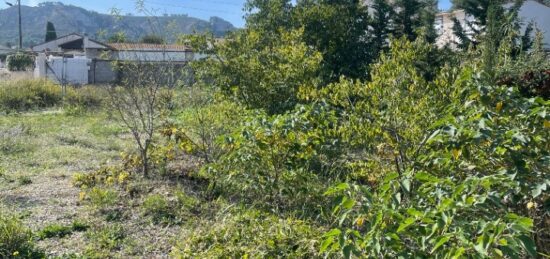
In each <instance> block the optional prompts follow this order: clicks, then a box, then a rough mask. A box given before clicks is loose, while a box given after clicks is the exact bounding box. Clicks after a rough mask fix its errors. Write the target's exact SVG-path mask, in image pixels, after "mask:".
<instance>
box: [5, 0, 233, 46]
mask: <svg viewBox="0 0 550 259" xmlns="http://www.w3.org/2000/svg"><path fill="white" fill-rule="evenodd" d="M21 9H22V14H23V15H22V16H23V35H24V39H23V41H24V45H25V46H30V45H33V44H37V43H41V42H43V41H44V37H45V30H46V23H47V22H48V21H51V22H53V23H54V25H55V27H56V30H57V35H58V36H61V35H65V34H69V33H72V32H77V33H82V34H84V33H87V34H88V35H90V36H91V37H95V38H96V39H99V40H103V39H106V38H107V37H109V35H112V34H113V33H115V32H121V31H123V32H125V33H126V35H127V37H128V38H129V39H134V40H135V39H139V38H141V37H142V36H144V35H147V34H159V33H160V34H162V35H170V36H169V39H170V37H171V39H173V35H177V34H179V33H192V32H194V31H198V32H204V31H211V32H213V33H214V34H215V35H217V36H223V35H224V34H225V33H227V32H228V31H231V30H234V29H235V27H234V26H233V25H232V24H231V23H229V22H227V21H225V20H223V19H221V18H218V17H212V18H210V21H205V20H201V19H198V18H193V17H189V16H187V15H170V16H162V17H143V16H119V17H115V16H112V15H107V14H100V13H97V12H93V11H88V10H85V9H83V8H80V7H76V6H72V5H64V4H61V3H43V4H40V5H39V6H37V7H29V6H22V7H21ZM17 38H18V29H17V8H16V7H11V8H8V9H2V10H0V44H2V45H15V44H16V43H17Z"/></svg>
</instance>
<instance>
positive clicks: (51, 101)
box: [0, 80, 107, 112]
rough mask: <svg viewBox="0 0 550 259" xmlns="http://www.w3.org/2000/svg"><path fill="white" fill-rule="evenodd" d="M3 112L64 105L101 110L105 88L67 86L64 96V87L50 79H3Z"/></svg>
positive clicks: (0, 101) (0, 106)
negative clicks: (4, 80)
mask: <svg viewBox="0 0 550 259" xmlns="http://www.w3.org/2000/svg"><path fill="white" fill-rule="evenodd" d="M0 89H1V91H0V111H6V112H13V111H28V110H34V109H43V108H50V107H55V106H62V105H63V104H65V105H66V106H67V108H68V109H69V108H71V109H75V108H77V109H81V110H88V109H98V108H100V107H101V106H102V105H103V104H104V100H105V99H106V98H107V93H106V91H105V90H104V89H102V88H98V87H93V86H85V87H80V88H71V87H68V88H67V91H66V94H65V97H63V91H62V88H61V86H59V85H56V84H54V83H52V82H50V81H48V80H13V81H6V82H0Z"/></svg>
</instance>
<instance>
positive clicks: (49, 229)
mask: <svg viewBox="0 0 550 259" xmlns="http://www.w3.org/2000/svg"><path fill="white" fill-rule="evenodd" d="M31 84H32V83H31ZM8 85H10V84H4V86H8ZM21 85H24V84H21ZM11 87H12V89H15V90H16V91H14V92H13V93H15V92H21V95H20V96H23V97H24V98H12V95H15V94H8V95H4V97H5V98H4V100H16V101H17V102H29V101H35V98H34V97H33V96H31V95H29V93H30V92H29V91H25V90H24V88H21V87H18V85H17V83H16V85H15V86H14V85H13V84H11ZM13 87H15V88H13ZM4 89H7V88H4ZM29 89H34V88H29ZM40 89H42V90H44V89H45V88H40ZM48 89H49V88H48ZM1 90H2V82H0V91H1ZM84 90H85V91H84ZM48 91H50V92H51V89H50V90H48ZM36 92H38V93H42V91H36ZM4 93H5V92H4ZM46 93H47V92H46ZM94 93H95V90H94V89H93V88H87V89H80V90H79V91H75V92H74V95H75V96H88V97H87V98H83V99H84V100H95V97H94V98H90V97H89V95H90V94H94ZM55 94H57V93H54V94H52V95H51V96H53V97H55ZM1 96H2V95H0V97H1ZM44 96H50V95H44ZM94 96H102V95H101V94H99V95H95V94H94ZM184 96H187V95H184ZM57 99H59V98H57ZM57 99H55V100H57ZM66 99H67V98H66ZM77 99H78V98H77ZM184 99H185V98H184ZM188 99H189V98H188ZM52 100H53V99H52ZM55 100H54V101H55ZM185 100H186V99H185ZM185 100H178V102H179V103H184V101H185ZM4 103H7V104H11V103H13V102H11V101H10V102H4ZM83 103H84V104H87V103H90V102H74V103H69V105H67V100H65V101H64V102H63V103H60V102H53V101H52V102H51V105H49V106H37V105H24V106H17V107H29V109H23V110H13V109H12V110H7V111H8V112H2V110H1V109H0V216H1V215H2V213H4V212H5V211H6V210H5V208H4V207H8V210H10V211H11V214H15V215H16V216H17V217H18V218H20V219H21V221H22V223H23V225H24V226H25V227H28V228H30V230H31V231H32V236H33V238H32V242H33V243H36V246H37V247H38V249H39V252H44V253H45V254H46V256H47V257H50V258H129V257H138V258H159V257H162V258H164V257H169V256H172V257H176V258H180V257H181V258H211V257H214V258H218V257H237V258H238V257H242V256H245V255H254V254H255V255H257V256H259V257H280V256H283V255H284V256H288V255H292V254H296V255H297V257H308V256H306V255H313V254H315V253H316V251H318V242H317V241H315V239H314V237H316V236H319V235H320V234H319V233H320V231H321V230H320V229H319V228H318V227H315V226H312V225H310V224H309V223H308V222H304V221H301V220H297V219H295V218H293V217H292V216H288V217H287V216H281V215H279V216H277V215H274V214H272V213H270V212H268V211H259V210H256V209H253V208H252V207H251V206H249V205H246V204H239V203H236V202H234V201H233V202H232V201H228V200H226V198H222V197H218V198H214V196H213V195H211V193H210V192H209V191H208V190H209V183H208V181H207V180H205V179H204V178H201V177H199V176H198V174H195V173H197V172H198V170H199V169H200V165H201V163H202V160H201V159H199V158H197V157H194V156H188V155H180V156H178V158H177V159H175V161H171V162H170V163H169V164H168V165H167V168H169V169H167V170H160V171H158V172H157V173H156V174H155V176H154V177H152V178H150V179H144V178H142V177H140V175H137V174H136V173H129V176H128V177H129V178H128V180H124V181H122V180H121V179H122V178H124V179H125V176H124V177H122V178H121V175H124V174H120V173H121V171H120V169H113V168H120V166H121V165H122V164H123V163H122V162H123V161H124V159H123V157H124V154H123V153H128V152H132V151H135V147H134V143H133V139H132V137H131V135H130V134H129V133H128V132H127V130H125V128H124V127H123V126H122V124H121V123H120V122H118V121H117V120H116V119H115V118H114V117H113V116H112V115H111V114H110V113H109V112H108V109H107V108H106V107H98V106H99V105H98V104H94V105H93V108H92V109H88V108H89V107H88V108H86V107H84V108H83V109H75V106H74V105H82V104H83ZM0 104H2V103H0ZM63 106H65V108H61V107H63ZM76 107H80V106H76ZM182 107H186V106H185V105H183V106H182ZM0 108H2V106H1V105H0ZM211 108H214V109H210V110H208V109H207V110H204V111H203V110H200V109H199V110H194V108H182V109H183V110H180V111H179V112H174V113H175V114H174V115H173V117H174V118H171V119H173V120H177V119H178V118H179V119H182V118H184V119H183V120H184V124H186V125H187V124H189V125H187V126H190V127H198V128H199V129H201V126H200V125H195V124H196V121H195V119H194V117H193V118H187V117H186V116H185V114H188V115H194V116H195V115H197V114H199V115H202V116H203V117H208V118H210V119H211V120H208V123H207V124H208V125H202V127H204V126H208V127H210V126H212V125H211V124H216V123H218V124H220V123H219V122H217V121H216V119H215V118H211V117H215V116H214V115H216V114H215V113H217V111H218V108H219V107H218V108H216V107H211ZM208 111H210V113H208ZM213 114H214V115H213ZM216 116H221V115H219V114H217V115H216ZM222 117H223V116H222ZM216 118H217V117H216ZM193 122H195V124H193ZM109 170H114V171H116V172H118V173H119V175H117V176H116V177H109V176H107V177H103V178H101V180H100V181H98V184H95V185H90V186H87V187H84V186H79V185H78V183H79V181H78V179H80V178H79V177H82V179H88V178H87V177H90V176H94V175H98V174H101V173H100V172H111V171H109ZM123 170H126V169H123ZM94 181H95V180H94ZM113 181H114V182H115V183H114V184H110V183H109V182H113ZM120 182H124V183H123V184H122V183H120ZM8 214H10V213H8ZM0 223H1V222H0ZM2 233H4V234H5V233H7V232H5V231H4V232H2V229H0V238H2ZM8 235H9V234H8ZM4 236H6V235H4ZM296 244H301V245H300V246H299V247H300V249H298V250H296V249H295V248H296V247H298V246H296ZM0 248H1V247H0ZM289 248H290V250H288V249H289ZM0 252H1V251H0ZM0 257H2V255H1V254H0Z"/></svg>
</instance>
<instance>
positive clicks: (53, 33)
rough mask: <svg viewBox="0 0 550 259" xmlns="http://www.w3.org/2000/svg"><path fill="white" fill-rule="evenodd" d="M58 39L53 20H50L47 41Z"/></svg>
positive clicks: (47, 26)
mask: <svg viewBox="0 0 550 259" xmlns="http://www.w3.org/2000/svg"><path fill="white" fill-rule="evenodd" d="M55 39H57V32H56V31H55V26H54V25H53V23H52V22H48V23H47V25H46V39H45V41H46V42H48V41H52V40H55Z"/></svg>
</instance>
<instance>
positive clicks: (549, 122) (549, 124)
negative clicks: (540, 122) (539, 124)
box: [544, 121, 550, 129]
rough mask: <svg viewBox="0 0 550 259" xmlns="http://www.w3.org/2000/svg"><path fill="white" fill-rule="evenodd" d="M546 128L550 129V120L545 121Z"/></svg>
mask: <svg viewBox="0 0 550 259" xmlns="http://www.w3.org/2000/svg"><path fill="white" fill-rule="evenodd" d="M544 128H547V129H550V121H544Z"/></svg>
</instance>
